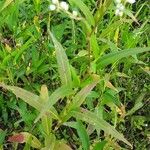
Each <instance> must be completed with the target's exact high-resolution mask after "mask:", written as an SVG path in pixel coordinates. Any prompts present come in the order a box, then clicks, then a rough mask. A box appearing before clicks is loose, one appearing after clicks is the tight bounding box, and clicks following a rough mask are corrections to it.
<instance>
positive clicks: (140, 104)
mask: <svg viewBox="0 0 150 150" xmlns="http://www.w3.org/2000/svg"><path fill="white" fill-rule="evenodd" d="M144 97H145V93H142V94H141V95H140V96H139V98H138V99H137V100H136V103H135V105H134V107H133V108H132V109H131V110H129V111H128V112H127V114H126V116H129V115H132V114H133V113H135V112H136V111H137V110H138V109H140V108H142V107H143V105H144V103H143V102H142V100H143V98H144Z"/></svg>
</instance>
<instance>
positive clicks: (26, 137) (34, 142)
mask: <svg viewBox="0 0 150 150" xmlns="http://www.w3.org/2000/svg"><path fill="white" fill-rule="evenodd" d="M8 141H9V142H17V143H28V144H30V146H31V147H33V148H37V149H40V148H41V145H42V144H41V142H40V141H39V140H38V139H37V138H36V137H35V136H34V135H32V134H31V133H28V132H21V133H17V134H15V135H13V136H10V137H9V138H8Z"/></svg>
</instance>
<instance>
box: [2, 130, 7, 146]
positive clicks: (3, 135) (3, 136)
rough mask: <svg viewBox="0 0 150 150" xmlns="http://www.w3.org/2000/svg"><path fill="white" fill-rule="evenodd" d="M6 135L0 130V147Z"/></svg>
mask: <svg viewBox="0 0 150 150" xmlns="http://www.w3.org/2000/svg"><path fill="white" fill-rule="evenodd" d="M6 133H7V132H6V131H3V130H2V129H0V146H1V145H2V144H3V142H4V140H5V136H6Z"/></svg>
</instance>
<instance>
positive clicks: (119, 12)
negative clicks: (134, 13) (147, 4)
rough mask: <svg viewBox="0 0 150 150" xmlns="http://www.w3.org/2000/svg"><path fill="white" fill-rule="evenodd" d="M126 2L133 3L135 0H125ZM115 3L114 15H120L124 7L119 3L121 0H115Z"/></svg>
mask: <svg viewBox="0 0 150 150" xmlns="http://www.w3.org/2000/svg"><path fill="white" fill-rule="evenodd" d="M126 2H128V3H130V4H133V3H135V0H126ZM115 3H116V11H115V14H116V16H120V17H122V15H123V11H124V9H125V7H124V5H123V4H122V3H121V0H115Z"/></svg>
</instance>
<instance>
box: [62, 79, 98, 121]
mask: <svg viewBox="0 0 150 150" xmlns="http://www.w3.org/2000/svg"><path fill="white" fill-rule="evenodd" d="M98 82H99V80H98V79H95V81H93V82H92V83H90V84H88V85H87V86H85V87H84V88H82V89H81V90H80V91H79V92H78V93H77V94H76V95H75V97H74V98H73V100H72V102H71V103H69V104H68V105H67V106H66V108H64V110H63V112H62V115H61V118H62V120H63V122H65V121H67V120H68V119H69V118H70V117H71V116H72V112H71V111H72V110H74V109H77V108H79V107H80V106H81V104H83V102H84V101H85V99H86V97H87V96H88V94H89V93H90V92H91V90H92V89H93V88H94V87H95V86H96V84H97V83H98Z"/></svg>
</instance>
